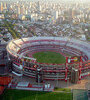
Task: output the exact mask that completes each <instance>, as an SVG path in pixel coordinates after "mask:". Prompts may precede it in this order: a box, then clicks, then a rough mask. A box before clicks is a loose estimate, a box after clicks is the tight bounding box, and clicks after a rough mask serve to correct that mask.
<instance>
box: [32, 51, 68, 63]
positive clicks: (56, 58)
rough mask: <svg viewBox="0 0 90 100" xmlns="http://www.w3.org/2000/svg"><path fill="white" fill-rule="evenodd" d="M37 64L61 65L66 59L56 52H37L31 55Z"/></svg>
mask: <svg viewBox="0 0 90 100" xmlns="http://www.w3.org/2000/svg"><path fill="white" fill-rule="evenodd" d="M33 57H34V58H36V59H37V62H39V63H49V64H63V63H65V61H66V59H65V57H64V56H63V55H61V54H60V53H56V52H50V51H47V52H38V53H35V54H34V55H33Z"/></svg>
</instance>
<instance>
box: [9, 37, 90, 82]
mask: <svg viewBox="0 0 90 100" xmlns="http://www.w3.org/2000/svg"><path fill="white" fill-rule="evenodd" d="M7 52H8V59H9V60H10V61H11V62H12V64H13V68H12V70H13V71H12V72H13V73H14V74H15V75H17V76H27V77H31V78H34V79H35V80H36V81H37V82H42V81H43V80H64V81H66V82H67V80H71V81H72V82H74V83H75V82H77V81H78V80H81V79H83V78H84V77H85V76H88V75H90V60H89V59H90V43H87V42H85V41H80V40H76V39H74V38H71V39H70V38H68V37H29V38H22V39H15V40H12V41H11V42H9V44H8V45H7ZM49 54H50V56H51V57H49ZM54 55H56V56H54Z"/></svg>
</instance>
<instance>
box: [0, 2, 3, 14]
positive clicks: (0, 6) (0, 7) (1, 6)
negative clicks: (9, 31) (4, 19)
mask: <svg viewBox="0 0 90 100" xmlns="http://www.w3.org/2000/svg"><path fill="white" fill-rule="evenodd" d="M2 11H3V3H2V2H1V3H0V12H2Z"/></svg>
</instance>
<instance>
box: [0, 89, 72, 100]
mask: <svg viewBox="0 0 90 100" xmlns="http://www.w3.org/2000/svg"><path fill="white" fill-rule="evenodd" d="M0 100H72V93H61V92H38V91H37V92H36V91H24V90H6V91H5V92H4V94H3V95H1V97H0Z"/></svg>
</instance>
